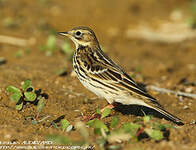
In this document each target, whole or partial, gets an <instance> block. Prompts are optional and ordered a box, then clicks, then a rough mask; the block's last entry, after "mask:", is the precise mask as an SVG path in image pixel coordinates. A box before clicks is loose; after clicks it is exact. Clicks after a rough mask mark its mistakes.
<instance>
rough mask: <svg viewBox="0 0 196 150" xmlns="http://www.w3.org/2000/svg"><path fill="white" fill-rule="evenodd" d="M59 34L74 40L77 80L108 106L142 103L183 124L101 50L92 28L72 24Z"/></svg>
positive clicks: (74, 65) (141, 104)
mask: <svg viewBox="0 0 196 150" xmlns="http://www.w3.org/2000/svg"><path fill="white" fill-rule="evenodd" d="M59 34H60V35H63V36H67V37H69V38H70V39H71V40H72V41H73V42H74V43H75V46H76V50H75V52H74V56H73V67H74V70H75V72H76V74H77V77H78V79H79V80H80V82H81V83H82V84H83V85H84V86H85V87H86V88H87V89H89V90H90V91H92V92H93V93H95V94H96V95H97V96H99V97H102V98H105V99H106V100H107V102H108V103H109V104H110V106H113V105H112V104H114V103H116V102H117V103H121V104H124V105H140V106H145V107H147V108H150V109H153V110H155V111H157V112H159V113H161V114H162V115H163V116H164V117H166V118H167V119H169V120H171V121H173V122H175V123H177V124H181V125H183V122H182V121H181V119H179V118H178V117H176V116H174V115H172V114H171V113H169V112H167V111H166V110H164V109H163V107H162V106H161V105H160V104H159V103H158V101H157V100H156V99H155V98H153V97H152V96H151V95H149V94H148V93H147V92H146V91H145V90H144V89H143V88H142V87H140V86H139V85H138V84H137V83H136V82H135V81H134V80H133V79H131V77H130V76H129V75H128V74H127V73H126V72H125V71H124V70H123V69H122V68H121V67H119V66H118V65H117V64H116V63H115V62H114V61H112V60H111V59H110V58H109V57H108V56H107V55H106V54H105V53H104V52H103V51H102V50H101V48H100V45H99V42H98V40H97V38H96V36H95V33H94V32H93V30H91V29H90V28H88V27H76V28H73V29H72V30H70V31H68V32H59ZM111 108H112V107H111Z"/></svg>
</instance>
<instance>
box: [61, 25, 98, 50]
mask: <svg viewBox="0 0 196 150" xmlns="http://www.w3.org/2000/svg"><path fill="white" fill-rule="evenodd" d="M59 34H60V35H63V36H67V37H69V38H70V39H71V40H72V41H73V42H74V43H75V45H76V48H78V47H79V46H83V47H86V46H88V47H92V46H95V45H98V41H97V38H96V36H95V33H94V32H93V30H91V29H90V28H88V27H76V28H73V29H72V30H70V31H68V32H59Z"/></svg>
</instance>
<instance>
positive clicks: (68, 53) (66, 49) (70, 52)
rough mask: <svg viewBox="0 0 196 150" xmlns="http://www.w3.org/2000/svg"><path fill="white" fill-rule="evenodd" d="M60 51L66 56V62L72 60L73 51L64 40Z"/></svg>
mask: <svg viewBox="0 0 196 150" xmlns="http://www.w3.org/2000/svg"><path fill="white" fill-rule="evenodd" d="M61 49H62V51H63V53H64V54H66V56H67V59H68V60H72V57H73V53H74V51H73V49H72V47H71V45H70V44H69V43H68V41H67V40H65V41H64V42H63V44H62V46H61Z"/></svg>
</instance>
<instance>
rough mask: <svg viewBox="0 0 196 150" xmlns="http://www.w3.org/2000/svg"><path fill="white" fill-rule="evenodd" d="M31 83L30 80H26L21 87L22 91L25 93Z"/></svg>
mask: <svg viewBox="0 0 196 150" xmlns="http://www.w3.org/2000/svg"><path fill="white" fill-rule="evenodd" d="M31 83H32V81H31V80H30V79H27V80H25V81H24V84H23V85H22V89H23V91H26V90H27V89H28V88H29V87H30V86H31Z"/></svg>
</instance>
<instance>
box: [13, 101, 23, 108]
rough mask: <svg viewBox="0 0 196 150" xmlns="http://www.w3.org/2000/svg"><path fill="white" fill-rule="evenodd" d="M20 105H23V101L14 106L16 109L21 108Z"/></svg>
mask: <svg viewBox="0 0 196 150" xmlns="http://www.w3.org/2000/svg"><path fill="white" fill-rule="evenodd" d="M22 107H23V102H22V103H20V104H18V105H16V106H15V108H16V109H17V110H21V109H22Z"/></svg>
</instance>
